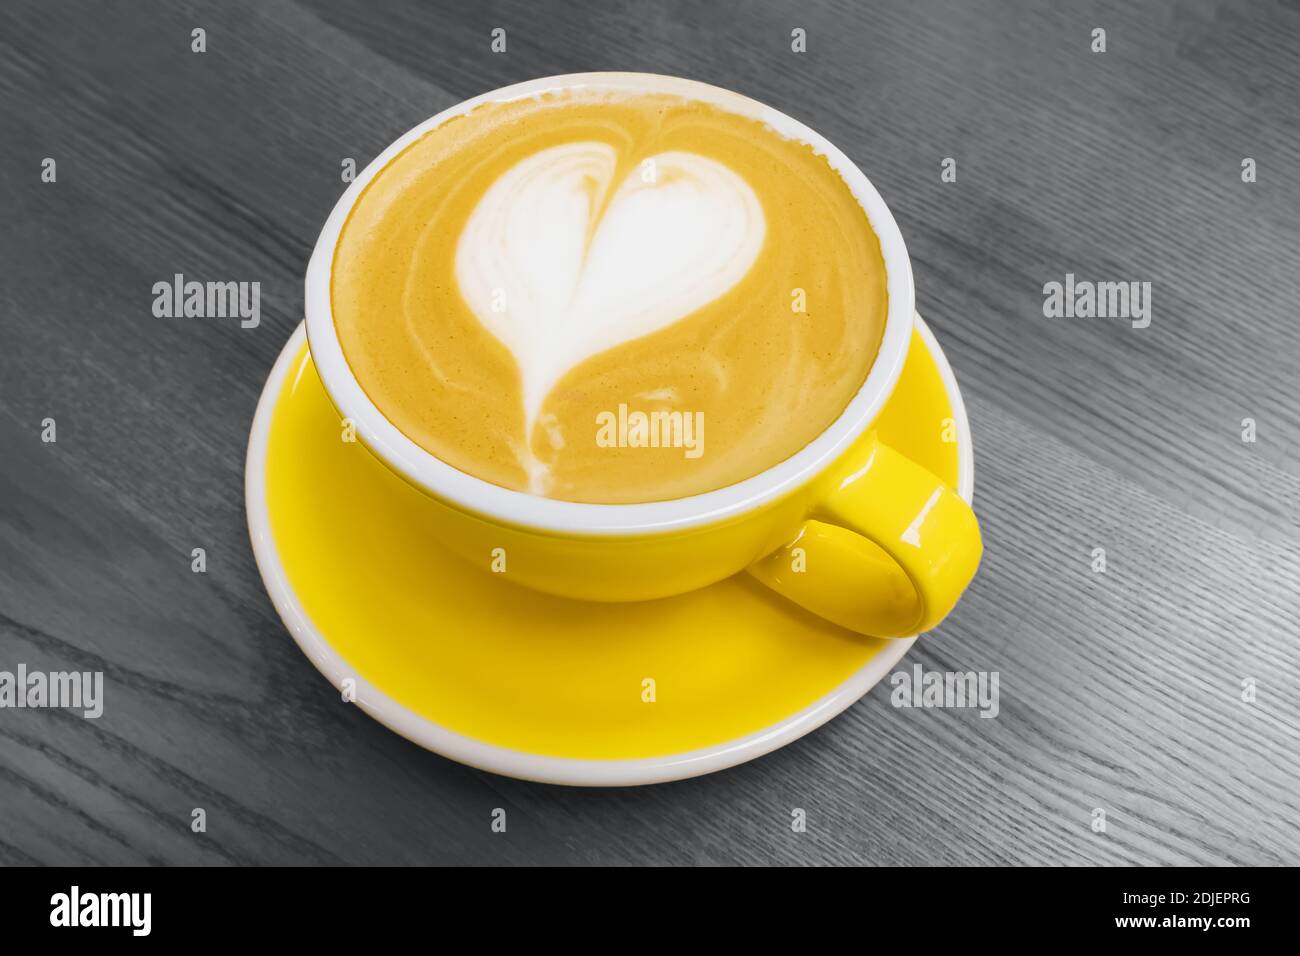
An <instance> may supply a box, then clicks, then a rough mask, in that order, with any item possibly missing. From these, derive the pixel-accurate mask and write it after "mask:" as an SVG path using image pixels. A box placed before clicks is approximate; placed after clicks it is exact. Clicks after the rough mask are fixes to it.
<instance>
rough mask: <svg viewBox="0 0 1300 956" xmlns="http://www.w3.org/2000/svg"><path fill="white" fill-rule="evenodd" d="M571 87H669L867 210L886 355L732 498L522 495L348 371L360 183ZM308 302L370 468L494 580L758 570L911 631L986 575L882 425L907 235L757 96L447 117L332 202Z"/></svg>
mask: <svg viewBox="0 0 1300 956" xmlns="http://www.w3.org/2000/svg"><path fill="white" fill-rule="evenodd" d="M576 87H592V88H600V89H604V88H608V89H622V90H635V91H639V92H645V91H653V92H665V93H675V94H679V95H681V96H685V97H688V98H692V99H696V100H702V101H706V102H710V103H713V104H715V105H717V106H719V107H720V108H722V109H726V110H730V111H732V112H737V113H740V114H742V115H746V116H750V117H753V118H755V119H758V120H760V121H762V122H765V123H767V124H768V125H770V126H771V127H773V128H774V129H776V130H777V131H778V132H781V133H783V134H785V135H787V136H790V137H793V138H797V139H799V140H802V141H804V142H807V143H809V144H810V145H811V146H812V147H813V148H814V149H815V150H816V151H817V152H819V153H821V154H823V155H825V156H826V158H827V160H828V162H829V163H830V164H831V166H832V167H834V168H835V169H836V170H837V171H838V172H839V173H840V174H841V175H842V176H843V178H844V180H845V182H846V183H847V184H848V186H849V189H850V190H851V191H852V193H853V195H854V196H855V197H856V198H857V200H858V202H859V203H860V204H861V205H862V208H863V210H864V211H865V213H866V215H867V218H868V220H869V221H870V223H871V226H872V228H873V229H874V231H875V233H876V235H877V237H878V238H879V240H880V246H881V252H882V255H883V258H884V262H885V273H886V280H887V291H888V315H887V317H886V321H885V328H884V333H883V336H882V340H881V344H880V350H879V352H878V354H877V357H876V360H875V363H874V364H873V366H872V368H871V370H870V372H869V373H868V375H867V378H866V380H865V381H864V382H863V384H862V387H861V388H860V389H859V390H858V392H857V393H856V394H855V395H854V397H853V398H852V399H851V400H850V402H849V404H848V406H847V407H846V408H845V410H844V412H843V413H842V414H841V415H840V417H839V418H838V419H836V421H835V422H833V423H832V424H831V426H830V427H829V428H827V429H826V430H825V431H823V432H822V433H821V434H820V435H819V436H817V437H816V438H815V439H814V440H813V441H812V442H810V443H809V444H808V445H807V446H805V447H804V448H803V449H802V450H800V451H799V452H797V453H796V454H795V455H793V456H792V457H790V458H788V459H786V460H785V461H783V462H781V463H780V464H778V465H775V466H774V467H772V468H769V469H767V470H766V471H763V472H761V473H759V474H757V475H755V476H753V477H751V478H748V479H746V480H744V481H741V482H739V483H737V484H734V485H731V486H728V487H726V488H721V489H718V490H715V491H710V492H708V493H705V494H700V495H696V496H693V497H689V498H679V499H675V500H671V501H656V502H647V503H642V504H617V505H610V504H583V503H578V502H569V501H560V500H555V499H550V498H543V497H539V496H535V495H530V494H526V493H523V492H519V491H513V490H510V489H507V488H503V487H500V486H498V485H494V484H492V483H490V482H487V481H483V480H482V479H479V478H476V477H473V476H471V475H469V474H466V473H464V472H462V471H459V470H457V469H455V468H452V467H451V466H450V465H448V464H446V463H445V462H443V461H441V460H440V459H438V458H436V457H435V456H433V455H431V454H430V453H429V452H427V451H425V450H424V449H423V448H421V447H420V446H419V445H417V444H416V443H415V442H414V441H412V440H411V439H410V438H409V437H407V436H406V435H404V434H403V433H402V432H401V431H400V430H399V429H397V428H396V427H395V426H394V425H393V424H392V423H391V422H390V421H389V420H388V419H387V418H385V417H384V415H383V414H382V413H381V412H380V411H379V410H378V408H376V407H375V405H374V404H373V402H372V401H371V400H370V398H369V397H368V396H367V394H366V392H365V391H364V389H363V388H362V387H361V385H360V384H359V383H358V381H357V379H356V376H355V375H354V374H353V372H352V370H351V368H350V367H349V365H348V363H347V361H346V360H345V358H344V355H343V350H342V347H341V345H340V343H339V339H338V334H337V331H336V328H335V324H334V319H333V315H332V313H331V306H330V270H331V268H332V265H333V261H334V254H335V248H336V245H337V243H338V239H339V235H340V232H341V231H342V228H343V224H344V222H345V220H346V219H347V216H348V213H349V211H350V210H351V208H352V205H353V204H354V203H355V201H356V200H357V198H358V197H359V196H360V194H361V192H362V190H364V189H365V187H366V184H367V183H369V182H370V180H371V179H372V178H373V177H374V176H375V175H376V174H377V173H378V172H379V171H380V170H381V169H383V168H384V166H386V165H387V164H388V163H389V161H390V160H392V159H393V158H394V157H395V156H396V155H397V154H398V153H400V152H401V151H402V150H403V149H405V148H406V147H407V146H408V145H410V144H411V143H412V142H413V141H414V140H415V139H417V138H418V137H420V136H422V135H423V134H425V133H426V132H428V131H429V130H431V129H433V128H435V127H437V126H439V125H441V124H443V123H445V122H447V121H448V120H450V119H452V118H453V117H457V116H461V115H464V114H465V113H467V112H469V111H470V110H472V109H473V108H475V107H476V106H478V105H480V104H482V103H485V102H490V101H501V100H510V99H516V98H519V97H525V96H536V95H539V94H542V93H545V92H549V91H555V90H562V89H571V88H576ZM305 308H306V324H307V335H308V339H309V342H310V346H311V352H312V358H313V360H314V362H315V364H316V368H317V370H318V371H319V373H320V377H321V381H322V382H323V383H324V386H325V389H326V391H327V392H328V394H329V396H330V398H331V400H332V401H333V403H334V405H335V406H336V408H337V409H338V411H339V413H340V417H341V418H343V419H346V420H348V421H349V422H350V424H351V426H352V428H353V429H355V434H356V436H357V437H358V438H359V439H360V440H361V441H362V442H363V443H364V444H365V445H366V447H367V448H369V449H370V451H371V452H372V453H373V454H374V455H375V456H376V457H377V458H379V459H380V460H381V461H382V462H384V463H385V464H386V465H387V466H388V467H389V468H391V469H392V470H393V471H395V472H396V473H397V474H399V475H401V476H402V477H403V478H404V479H406V480H407V481H408V482H410V483H411V484H413V485H415V486H416V487H417V488H419V489H421V490H422V491H424V492H425V493H426V495H427V496H428V498H429V507H430V509H431V512H432V514H433V516H434V520H433V521H432V522H431V525H432V527H433V528H434V529H435V534H436V535H437V538H438V542H437V543H438V544H441V545H442V546H445V547H448V548H450V549H452V550H453V551H455V552H457V553H458V554H460V555H461V556H463V557H464V558H465V559H467V560H469V561H471V562H474V563H477V564H480V565H481V566H482V567H483V568H484V570H485V572H497V573H503V574H505V575H507V576H508V578H509V579H510V580H512V581H515V582H518V583H521V584H525V585H527V586H529V587H532V588H535V589H538V590H541V591H546V592H549V593H553V594H558V595H562V596H566V597H572V598H579V599H583V600H592V601H638V600H648V599H652V598H658V597H665V596H668V595H672V594H679V593H682V592H685V591H689V590H693V589H696V588H701V587H705V586H707V585H709V584H712V583H714V582H716V581H719V580H722V579H723V578H725V577H729V576H730V575H732V574H735V573H737V572H739V571H742V570H746V569H748V570H749V571H750V573H751V574H752V575H753V576H754V577H755V578H756V579H757V580H759V581H762V582H763V583H764V584H766V585H767V586H768V587H770V588H772V589H773V590H774V591H776V592H778V593H780V594H782V595H784V596H785V597H787V598H789V599H790V600H792V601H794V602H796V603H798V604H800V605H802V606H803V607H805V608H807V609H808V610H809V611H811V612H812V613H814V614H817V615H819V616H821V617H824V618H827V619H829V620H831V621H834V622H835V623H837V624H840V625H842V626H844V627H847V628H850V629H852V630H855V631H858V632H860V633H864V634H871V635H875V636H879V637H905V636H910V635H913V634H917V633H919V632H921V631H924V630H927V629H929V628H931V627H933V626H934V625H935V624H937V623H938V622H939V621H940V620H942V619H943V617H944V616H945V615H946V614H947V613H948V612H949V611H950V610H951V609H952V607H953V605H954V604H955V603H956V601H957V599H958V597H959V596H960V595H961V593H962V591H963V590H964V589H965V587H966V585H967V584H968V583H969V582H970V580H971V578H972V577H973V576H974V574H975V569H976V567H977V566H978V564H979V558H980V554H981V550H982V545H981V541H980V534H979V526H978V523H977V522H976V520H975V516H974V514H973V513H972V511H971V509H970V507H969V505H967V504H966V502H965V501H964V500H962V499H961V498H960V497H959V496H958V495H957V494H956V493H955V492H954V491H952V490H950V489H949V488H947V487H946V486H945V485H944V484H943V483H942V482H940V481H939V479H938V478H936V477H935V476H934V475H932V474H931V473H929V472H928V471H926V470H925V469H924V468H922V467H921V466H920V465H918V464H916V463H915V462H912V461H910V460H909V459H907V458H906V457H904V456H903V455H901V454H899V453H898V452H896V451H894V450H893V449H891V448H890V447H889V446H887V445H886V444H884V443H883V442H881V441H880V440H879V439H878V438H877V437H876V435H875V433H874V432H873V431H872V423H873V422H874V421H875V419H876V418H877V416H878V415H879V413H880V411H881V409H882V408H883V406H884V404H885V402H886V401H887V400H888V399H889V397H890V395H891V393H892V391H893V389H894V386H895V384H896V383H897V381H898V377H899V374H900V372H901V371H902V368H903V363H904V361H905V359H906V357H907V349H908V347H909V344H910V342H911V340H912V329H913V322H914V315H915V292H914V289H913V284H912V270H911V264H910V260H909V258H908V255H907V249H906V246H905V245H904V243H903V238H902V236H901V235H900V234H899V231H898V226H897V224H896V223H895V222H894V219H893V216H892V215H891V214H890V212H889V210H888V208H887V207H886V205H885V203H884V201H883V200H882V199H881V198H880V195H879V194H878V193H877V192H876V190H875V189H874V188H873V187H872V185H871V183H870V182H869V181H868V180H867V178H866V176H864V175H863V174H862V172H861V171H860V170H859V169H858V168H857V167H856V166H855V165H854V164H853V163H852V162H851V161H850V160H849V159H848V158H847V157H846V156H844V154H843V153H841V152H840V151H839V150H838V149H836V148H835V147H834V146H833V145H832V144H831V143H829V142H828V141H826V140H825V139H824V138H823V137H821V136H819V135H818V134H817V133H815V132H814V131H813V130H811V129H809V128H807V127H806V126H804V125H803V124H801V123H799V122H797V121H795V120H793V119H791V118H790V117H788V116H785V115H784V114H783V113H780V112H778V111H776V110H774V109H771V108H770V107H767V106H764V105H763V104H761V103H757V102H755V101H753V100H750V99H748V98H746V97H742V96H739V95H738V94H735V93H732V92H729V91H727V90H722V89H719V88H717V87H712V86H708V85H706V84H702V83H696V82H693V81H689V80H682V79H677V78H673V77H664V76H656V75H651V74H634V73H588V74H572V75H568V76H557V77H547V78H544V79H539V80H532V81H529V82H527V83H521V84H517V85H515V86H510V87H506V88H504V89H501V90H496V91H493V92H491V93H487V94H484V95H483V96H479V97H476V98H474V99H471V100H468V101H466V102H465V103H462V104H460V105H459V106H456V107H453V108H452V109H450V110H447V111H445V112H443V113H440V114H438V115H437V116H434V117H433V118H431V119H429V120H427V121H426V122H424V123H422V124H420V125H419V126H417V127H416V128H414V129H412V130H411V131H409V132H408V133H406V134H405V135H404V136H402V137H401V138H399V139H398V140H397V141H396V142H394V143H393V144H392V145H391V146H390V147H388V149H386V150H385V151H384V152H383V153H382V154H380V155H379V156H378V157H377V158H376V159H375V160H374V161H373V162H372V163H370V165H369V166H367V167H366V169H365V170H364V171H363V172H362V173H361V174H360V175H358V176H357V178H356V180H355V181H354V182H353V183H352V185H351V186H350V187H349V188H348V190H347V191H346V192H345V193H344V195H343V196H342V198H341V199H340V200H339V202H338V204H337V205H336V206H335V208H334V210H333V211H332V213H331V214H330V216H329V219H328V220H327V221H326V223H325V226H324V228H323V230H322V231H321V234H320V237H319V239H318V240H317V242H316V247H315V250H314V251H313V253H312V257H311V261H310V263H309V265H308V268H307V276H306V294H305ZM342 506H343V507H346V503H342ZM900 571H901V574H900V573H899V572H900Z"/></svg>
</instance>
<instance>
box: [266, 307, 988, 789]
mask: <svg viewBox="0 0 1300 956" xmlns="http://www.w3.org/2000/svg"><path fill="white" fill-rule="evenodd" d="M915 322H916V328H917V329H918V330H919V331H920V333H921V337H922V340H923V341H924V342H925V343H926V345H927V346H928V348H929V349H930V354H931V355H933V356H934V361H935V365H936V366H938V369H939V374H940V376H941V377H942V379H943V383H944V389H945V391H946V392H947V394H948V401H949V404H950V405H951V407H952V416H953V422H954V424H955V425H956V428H957V493H958V494H960V495H961V496H962V498H964V499H965V500H966V502H967V503H970V502H971V501H972V500H973V496H974V490H975V457H974V449H973V448H972V445H971V433H970V420H969V418H968V416H967V414H966V405H965V403H964V402H963V401H962V397H961V391H960V390H959V389H958V387H957V380H956V378H955V377H954V375H953V373H952V368H951V366H949V364H948V359H947V356H945V355H944V353H943V349H941V348H940V347H939V344H938V342H937V341H936V340H935V338H934V335H933V333H931V332H930V329H929V327H928V326H926V324H925V322H924V321H923V320H922V319H921V317H920V315H917V316H916V318H915ZM304 338H305V332H304V328H303V325H302V324H300V325H299V326H298V328H297V329H295V330H294V333H293V335H291V336H290V337H289V341H288V342H287V343H286V344H285V346H284V349H283V350H282V351H281V352H280V357H279V358H278V359H277V360H276V363H275V367H274V368H273V369H272V370H271V374H270V376H269V377H268V378H267V380H266V384H265V386H263V388H262V395H261V398H260V399H259V400H258V403H257V413H256V414H255V415H254V416H253V427H252V430H251V432H250V434H249V439H248V458H247V462H246V465H245V469H244V498H245V502H246V507H247V511H248V533H249V537H250V538H251V539H252V542H253V556H254V558H255V559H256V561H257V567H258V571H259V572H260V573H261V575H262V581H263V583H264V584H265V585H266V590H267V593H268V594H270V596H271V602H272V604H274V605H275V609H276V611H277V612H278V613H279V615H280V618H281V620H283V621H284V623H285V626H286V627H287V628H288V630H289V633H290V634H291V635H292V636H293V639H294V640H295V641H296V642H297V644H298V646H299V647H300V648H301V649H302V651H303V653H304V654H306V655H307V659H308V660H310V661H311V662H312V664H313V665H315V667H316V669H317V670H319V671H320V672H321V673H322V674H324V675H325V677H326V678H327V679H328V680H329V682H330V683H331V684H333V685H334V686H335V687H341V686H342V685H343V681H344V680H345V679H348V678H350V679H352V680H354V681H356V695H357V696H356V701H357V704H358V705H360V707H361V709H362V710H364V711H365V712H366V713H367V714H369V715H370V716H371V717H373V718H374V719H375V720H377V721H379V722H380V723H381V724H383V725H384V726H385V727H388V728H389V729H390V730H392V731H394V732H396V733H398V734H400V735H401V736H403V737H405V738H406V739H407V740H410V741H412V742H413V743H416V744H419V745H420V746H421V747H424V748H425V749H427V750H431V751H433V752H434V753H438V754H441V755H442V756H444V757H447V758H449V759H451V760H455V761H457V762H459V763H463V764H468V765H469V766H471V767H477V768H478V769H480V770H487V771H490V772H491V773H499V774H504V775H505V776H507V777H517V778H519V779H521V780H533V781H537V782H539V783H554V784H564V785H567V786H580V787H623V786H637V785H641V784H649V783H666V782H668V781H670V780H684V779H686V778H688V777H698V776H701V775H703V774H707V773H713V772H714V771H716V770H724V769H726V768H727V767H734V766H736V765H737V764H741V763H745V762H746V761H749V760H753V759H754V758H756V757H761V756H762V755H763V754H766V753H770V752H771V751H773V750H776V749H778V748H780V747H783V746H785V745H786V744H788V743H791V742H792V741H794V740H797V739H798V738H800V737H802V736H803V735H804V734H806V733H809V732H810V731H813V730H816V729H817V728H818V727H820V726H821V725H822V724H824V723H826V722H827V721H828V720H830V719H831V718H832V717H835V716H836V715H837V714H839V713H841V712H842V711H844V710H846V709H847V708H848V707H849V706H851V705H852V704H854V703H855V702H857V701H858V700H859V699H861V698H862V697H863V695H865V694H866V693H867V692H868V691H869V690H871V688H872V687H874V686H875V685H876V684H877V683H878V682H879V681H880V679H881V678H883V677H884V676H885V675H886V674H887V673H888V672H889V670H890V668H892V667H893V666H894V665H895V664H897V663H898V662H899V661H900V660H902V658H903V656H904V655H905V654H906V653H907V650H908V648H910V647H911V646H912V644H913V642H915V641H916V638H915V637H909V638H904V639H901V640H894V641H890V642H888V643H887V644H886V646H885V648H884V649H883V650H881V652H880V653H879V654H877V655H876V656H875V657H873V658H872V659H871V660H869V661H868V662H867V663H866V664H864V665H863V666H862V667H861V668H859V669H858V670H857V671H856V672H855V673H854V674H853V675H852V676H850V677H849V678H848V679H847V680H846V681H844V683H842V684H840V685H839V686H838V687H836V688H835V689H834V690H832V691H831V692H830V693H828V694H826V695H825V696H824V697H822V698H820V699H819V700H816V701H814V702H813V703H812V704H809V705H808V706H807V707H805V708H803V709H802V710H800V711H797V712H796V713H793V714H791V715H790V716H788V717H786V718H784V719H782V720H779V721H777V722H776V723H774V724H772V725H770V726H768V727H765V728H764V729H762V730H759V731H756V732H755V733H752V734H747V735H746V736H744V737H738V738H736V739H734V740H729V741H725V742H723V743H720V744H715V745H713V746H711V747H703V748H700V749H697V750H691V751H684V752H682V753H678V754H666V755H664V756H661V757H638V758H633V759H627V760H584V759H579V758H574V757H548V756H545V755H542V754H533V753H527V752H525V751H520V750H512V749H510V748H508V747H500V746H497V745H496V744H489V743H485V742H484V741H481V740H476V739H474V738H473V737H466V736H464V735H463V734H459V733H456V732H455V731H454V730H449V729H447V728H446V727H444V726H442V725H441V724H439V723H436V722H435V721H433V720H430V719H429V718H428V717H424V716H421V715H420V714H417V713H416V712H415V711H413V710H411V709H410V708H408V707H406V706H405V705H403V704H400V703H398V702H397V701H395V700H394V699H393V698H391V697H389V696H388V695H387V694H385V693H384V692H383V691H381V690H379V689H378V688H377V687H375V686H374V685H373V684H371V683H370V682H369V681H367V680H366V679H365V678H364V677H362V676H361V675H359V674H357V673H356V671H355V669H353V668H352V667H350V666H349V665H348V663H347V661H346V660H344V658H343V656H342V655H341V654H339V652H338V651H336V650H335V649H334V648H333V646H331V645H330V643H329V641H327V640H326V639H325V637H324V635H322V634H321V632H320V631H318V630H317V629H316V626H315V625H314V624H313V623H312V622H311V619H310V618H309V617H308V616H307V612H306V610H305V609H304V608H303V606H302V604H301V602H300V601H299V600H298V595H297V594H296V593H295V592H294V590H293V588H292V587H291V586H290V584H289V578H288V575H287V573H286V572H285V569H284V565H283V563H282V562H281V561H280V554H279V552H278V551H277V550H276V547H275V539H274V538H273V537H272V535H271V519H270V511H269V508H268V504H267V499H266V453H267V448H268V445H269V442H270V435H271V421H272V418H273V416H274V412H275V405H276V403H277V401H278V400H279V397H280V390H281V388H282V387H283V385H284V380H285V378H287V377H288V375H289V372H290V370H291V369H292V368H293V363H294V360H295V359H296V358H297V357H298V350H299V349H300V348H301V346H302V342H303V339H304ZM313 359H314V356H313Z"/></svg>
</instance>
